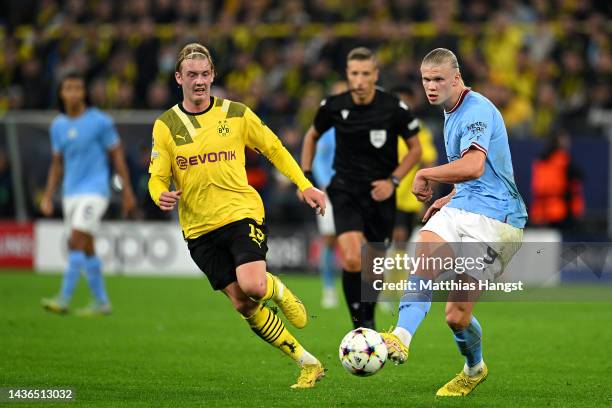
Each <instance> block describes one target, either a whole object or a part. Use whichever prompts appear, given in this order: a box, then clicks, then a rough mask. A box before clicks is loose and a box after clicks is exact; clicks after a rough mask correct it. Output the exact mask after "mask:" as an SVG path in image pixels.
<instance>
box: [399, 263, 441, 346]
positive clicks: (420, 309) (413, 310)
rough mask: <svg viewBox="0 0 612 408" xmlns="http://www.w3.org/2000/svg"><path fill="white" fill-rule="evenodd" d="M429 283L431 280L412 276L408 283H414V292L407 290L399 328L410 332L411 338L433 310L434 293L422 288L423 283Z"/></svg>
mask: <svg viewBox="0 0 612 408" xmlns="http://www.w3.org/2000/svg"><path fill="white" fill-rule="evenodd" d="M428 281H429V279H425V278H422V277H420V276H418V275H410V279H409V281H408V282H414V285H413V286H414V290H407V291H406V292H405V293H404V296H402V299H401V301H400V304H399V316H398V318H397V326H398V327H402V328H404V329H406V330H408V332H410V335H411V336H412V335H414V333H415V332H416V330H417V328H418V327H419V325H420V324H421V322H422V321H423V319H424V318H425V316H426V315H427V312H429V308H431V294H432V293H431V292H432V291H431V290H430V289H424V288H421V285H422V283H421V282H423V283H425V282H428Z"/></svg>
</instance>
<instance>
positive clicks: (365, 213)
mask: <svg viewBox="0 0 612 408" xmlns="http://www.w3.org/2000/svg"><path fill="white" fill-rule="evenodd" d="M370 191H371V189H364V188H361V189H359V188H352V189H351V188H350V185H349V184H348V183H346V182H342V181H341V180H337V179H336V178H334V179H333V180H332V182H331V184H330V185H329V187H327V194H328V196H329V200H330V201H331V203H332V206H333V208H334V224H335V227H336V235H340V234H342V233H344V232H348V231H361V232H363V234H364V236H365V238H366V240H367V241H368V242H383V243H385V244H387V245H388V244H389V243H390V242H391V237H392V234H393V227H394V225H395V207H396V205H395V193H393V195H392V196H391V197H390V198H388V199H386V200H385V201H376V200H374V199H373V198H372V196H371V195H370Z"/></svg>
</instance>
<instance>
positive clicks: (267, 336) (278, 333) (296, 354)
mask: <svg viewBox="0 0 612 408" xmlns="http://www.w3.org/2000/svg"><path fill="white" fill-rule="evenodd" d="M246 321H247V322H248V323H249V326H251V330H253V331H254V332H255V334H257V335H258V336H259V337H261V338H262V339H264V340H265V341H266V342H268V343H270V344H271V345H273V346H274V347H276V348H279V349H281V350H282V352H283V353H285V354H287V355H288V356H289V357H291V358H292V359H293V360H294V361H295V362H296V363H298V364H299V365H303V364H315V363H316V362H317V359H316V358H314V357H313V356H312V355H311V354H310V353H309V352H308V351H306V350H305V349H304V347H302V345H301V344H300V343H299V342H298V341H297V340H296V339H295V337H293V335H292V334H291V333H290V332H289V330H287V329H286V328H285V325H284V324H283V321H282V320H281V319H279V317H278V316H277V315H275V314H274V313H273V312H272V311H271V310H270V309H268V308H267V307H265V306H264V305H260V306H259V307H258V308H257V311H256V312H255V313H254V314H253V315H252V316H251V317H247V318H246Z"/></svg>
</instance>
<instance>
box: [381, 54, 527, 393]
mask: <svg viewBox="0 0 612 408" xmlns="http://www.w3.org/2000/svg"><path fill="white" fill-rule="evenodd" d="M421 76H422V82H423V87H424V88H425V93H426V96H427V99H428V101H429V103H430V104H432V105H439V106H442V107H443V108H444V142H445V146H446V154H447V157H448V161H449V163H447V164H444V165H441V166H436V167H431V168H426V169H421V170H419V171H418V172H417V174H416V176H415V178H414V182H413V187H412V190H413V193H414V194H415V195H416V196H417V198H418V199H419V200H420V201H423V202H427V201H429V200H430V199H431V198H432V195H433V190H432V187H431V183H432V182H437V183H448V184H454V186H455V188H454V189H453V191H452V192H451V193H450V194H449V195H448V196H446V197H443V198H440V199H439V200H436V201H435V202H434V203H433V204H432V205H431V206H430V207H429V209H428V210H427V212H426V213H425V216H424V218H423V221H426V222H427V223H426V224H425V226H424V227H423V228H422V230H421V232H420V234H419V238H418V241H417V247H416V251H417V252H416V255H415V256H421V255H424V256H425V257H435V256H438V255H439V254H444V253H450V254H451V255H455V256H458V255H459V254H457V253H456V251H455V248H458V245H457V244H461V246H460V248H461V249H462V250H463V249H464V248H466V247H468V248H472V249H473V248H474V247H478V248H480V250H482V251H484V255H485V256H484V262H485V263H486V264H487V267H486V268H482V269H473V270H468V271H466V274H467V275H468V276H464V275H460V274H457V275H456V276H455V280H456V281H459V282H467V283H476V282H478V281H479V280H480V281H482V280H493V279H494V278H497V277H499V276H500V275H501V273H502V272H503V270H504V267H505V266H506V265H507V264H508V262H509V261H510V259H511V258H512V256H513V255H514V254H515V253H516V251H518V249H519V248H520V246H521V242H522V238H523V228H524V226H525V223H526V221H527V212H526V208H525V204H524V203H523V200H522V198H521V196H520V194H519V192H518V190H517V187H516V184H515V182H514V173H513V169H512V158H511V156H510V148H509V145H508V135H507V132H506V127H505V124H504V120H503V118H502V116H501V114H500V112H499V111H498V110H497V108H496V107H495V106H494V105H493V104H492V103H491V101H489V100H488V99H487V98H485V97H484V96H482V95H481V94H479V93H477V92H474V91H472V90H471V89H470V88H468V87H467V86H465V84H464V83H463V79H462V77H461V72H460V70H459V64H458V61H457V57H456V56H455V55H454V54H453V53H452V51H450V50H447V49H445V48H437V49H435V50H433V51H431V52H430V53H429V54H427V56H425V58H424V59H423V62H422V64H421ZM466 243H470V244H466ZM478 253H481V252H478ZM441 272H443V271H436V270H431V269H427V268H422V267H421V268H418V269H417V271H416V274H414V275H412V276H411V278H410V281H411V282H414V290H408V291H406V293H405V294H404V296H403V297H402V300H401V303H400V305H399V316H398V320H397V327H396V328H395V329H394V330H393V332H392V333H382V336H383V338H384V339H385V343H386V344H387V348H388V350H389V358H391V360H392V361H394V362H396V363H403V362H405V361H406V359H407V358H408V348H409V346H410V341H411V339H412V337H413V336H414V334H415V332H416V330H417V328H418V327H419V325H420V324H421V322H422V321H423V319H424V318H425V316H426V315H427V313H428V312H429V309H430V307H431V301H432V290H431V289H428V288H427V285H426V283H428V282H429V283H431V282H430V281H431V280H433V279H435V278H436V277H437V276H438V275H439V274H440V273H441ZM476 287H478V285H476ZM478 295H479V292H478V291H470V292H469V293H468V296H466V292H465V291H451V292H450V293H449V298H448V301H447V303H446V312H445V313H446V322H447V324H448V325H449V327H450V328H451V330H452V331H453V334H454V339H455V342H456V343H457V346H458V348H459V351H460V353H461V354H462V355H463V356H464V357H465V365H464V367H463V370H462V371H461V372H460V373H459V374H457V375H456V376H455V377H454V378H453V379H452V380H451V381H449V382H448V383H447V384H446V385H444V386H443V387H442V388H440V389H439V390H438V392H437V394H436V395H438V396H449V397H450V396H465V395H467V394H469V393H470V392H471V391H472V390H473V389H474V388H475V387H476V386H477V385H478V384H480V383H481V382H482V381H484V380H485V379H486V377H487V375H488V369H487V366H486V365H485V363H484V360H483V356H482V328H481V325H480V323H479V322H478V320H477V319H476V317H475V316H474V315H473V314H472V310H473V308H474V304H475V301H476V298H477V297H478Z"/></svg>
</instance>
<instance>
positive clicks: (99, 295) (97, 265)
mask: <svg viewBox="0 0 612 408" xmlns="http://www.w3.org/2000/svg"><path fill="white" fill-rule="evenodd" d="M85 271H86V272H87V281H88V283H89V288H90V289H91V292H92V293H93V294H94V296H95V298H96V302H98V303H100V304H107V303H108V296H107V295H106V289H104V276H103V275H102V262H100V258H98V257H97V256H96V255H93V256H90V257H88V258H87V260H86V264H85Z"/></svg>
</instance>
